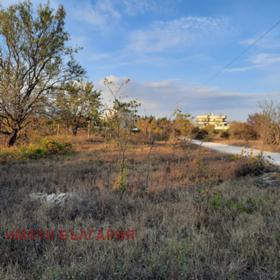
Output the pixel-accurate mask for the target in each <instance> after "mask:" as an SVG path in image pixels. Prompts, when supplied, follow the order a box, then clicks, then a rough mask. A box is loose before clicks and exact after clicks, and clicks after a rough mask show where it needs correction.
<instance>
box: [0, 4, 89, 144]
mask: <svg viewBox="0 0 280 280" xmlns="http://www.w3.org/2000/svg"><path fill="white" fill-rule="evenodd" d="M64 19H65V10H64V8H63V6H59V7H58V8H57V10H53V9H52V8H50V6H49V4H46V5H40V6H39V7H38V9H37V13H35V12H34V9H33V6H32V4H31V2H30V1H27V2H22V3H20V4H16V5H11V6H10V7H8V8H6V9H4V8H0V42H1V45H0V122H1V126H0V129H1V132H2V133H4V134H6V135H8V136H9V139H8V145H9V146H12V145H14V144H15V143H16V141H17V139H18V137H19V135H20V132H21V131H22V130H24V128H26V127H27V126H28V125H29V121H30V119H31V118H32V116H34V115H36V114H39V113H42V111H44V110H45V105H46V104H47V103H48V102H49V101H50V100H51V99H50V95H51V94H52V93H53V92H54V89H55V88H57V87H62V86H63V85H64V84H65V83H66V82H68V81H70V80H73V79H79V78H80V77H81V76H83V75H84V70H83V69H82V67H81V66H80V65H79V64H78V63H77V62H76V61H75V60H74V58H73V54H74V53H75V52H76V51H77V50H75V49H73V48H71V47H68V44H67V42H68V41H69V39H70V37H69V34H68V33H67V32H66V31H65V30H64ZM66 44H67V45H66Z"/></svg>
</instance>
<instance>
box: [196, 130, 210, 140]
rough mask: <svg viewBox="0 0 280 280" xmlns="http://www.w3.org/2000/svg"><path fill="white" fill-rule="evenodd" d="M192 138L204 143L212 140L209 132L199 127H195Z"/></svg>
mask: <svg viewBox="0 0 280 280" xmlns="http://www.w3.org/2000/svg"><path fill="white" fill-rule="evenodd" d="M192 138H194V139H197V140H204V141H209V140H210V137H209V133H208V131H207V130H205V129H200V128H199V127H194V128H193V129H192Z"/></svg>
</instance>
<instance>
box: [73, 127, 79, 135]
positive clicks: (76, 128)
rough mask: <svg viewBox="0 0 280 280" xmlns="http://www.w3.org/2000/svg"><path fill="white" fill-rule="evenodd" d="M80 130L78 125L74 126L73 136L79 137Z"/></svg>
mask: <svg viewBox="0 0 280 280" xmlns="http://www.w3.org/2000/svg"><path fill="white" fill-rule="evenodd" d="M78 128H79V126H78V125H74V126H73V127H72V134H73V136H77V133H78Z"/></svg>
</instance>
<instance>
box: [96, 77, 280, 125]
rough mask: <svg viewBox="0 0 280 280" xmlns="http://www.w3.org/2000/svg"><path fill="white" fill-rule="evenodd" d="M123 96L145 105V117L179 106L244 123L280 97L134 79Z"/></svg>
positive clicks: (278, 95)
mask: <svg viewBox="0 0 280 280" xmlns="http://www.w3.org/2000/svg"><path fill="white" fill-rule="evenodd" d="M111 79H112V80H113V81H115V82H118V81H122V80H123V79H125V78H122V77H117V76H111ZM100 86H102V83H101V84H100ZM103 96H104V100H105V101H107V102H109V101H110V95H109V93H108V92H107V91H106V90H104V95H103ZM122 96H123V97H129V98H132V99H137V100H138V101H140V103H141V104H142V105H141V107H140V110H139V112H140V114H144V115H156V116H167V117H169V116H171V114H172V113H173V111H174V109H175V108H176V107H177V106H179V107H180V108H181V109H182V110H183V111H185V112H188V113H191V114H192V115H197V114H202V113H207V112H214V113H217V114H220V113H223V114H227V115H228V116H229V119H230V120H236V119H237V120H240V119H243V120H245V119H246V118H247V116H248V114H250V113H254V112H257V111H258V109H259V108H258V106H259V102H262V101H264V100H266V99H271V100H277V99H278V100H279V98H280V94H279V92H272V93H268V92H263V93H254V92H232V91H223V90H220V89H218V88H215V87H208V86H202V85H192V84H188V83H186V82H183V81H180V80H174V79H171V80H160V81H146V82H140V81H137V80H133V79H132V81H131V83H129V84H128V85H127V86H125V87H124V88H123V89H122ZM126 99H127V98H126ZM279 101H280V100H279Z"/></svg>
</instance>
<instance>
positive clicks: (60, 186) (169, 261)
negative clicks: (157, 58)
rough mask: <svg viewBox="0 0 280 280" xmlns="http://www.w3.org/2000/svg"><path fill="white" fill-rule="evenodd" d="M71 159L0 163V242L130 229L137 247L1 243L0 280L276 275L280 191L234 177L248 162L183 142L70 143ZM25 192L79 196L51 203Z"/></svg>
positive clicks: (128, 243)
mask: <svg viewBox="0 0 280 280" xmlns="http://www.w3.org/2000/svg"><path fill="white" fill-rule="evenodd" d="M73 143H74V146H75V149H76V154H74V155H71V156H67V157H65V156H64V157H58V158H55V159H54V158H50V159H39V160H28V161H21V162H16V163H15V162H13V163H9V162H6V163H4V164H3V163H2V164H0V186H1V187H0V201H1V204H0V221H1V224H2V227H1V229H0V236H2V237H3V236H4V232H5V229H4V227H3V226H4V225H8V226H9V227H11V226H12V225H14V227H29V228H30V227H36V228H39V227H42V228H46V226H50V225H53V226H59V225H60V226H61V227H62V228H71V226H72V225H74V226H79V225H83V226H85V227H91V226H93V227H95V228H99V227H104V228H107V227H111V228H113V229H128V228H135V229H136V231H137V238H136V240H134V241H121V242H120V241H97V240H95V239H92V240H90V241H71V240H67V241H61V240H55V241H46V240H43V241H40V240H37V241H36V242H33V241H7V240H5V239H3V238H2V239H0V251H1V255H0V264H1V266H0V279H28V280H29V279H279V277H280V275H279V271H280V258H279V252H280V239H279V230H280V218H279V217H280V215H279V209H280V191H279V190H278V188H271V187H266V186H262V187H260V186H257V184H255V181H256V180H257V179H256V178H255V177H251V176H246V177H240V178H237V176H236V174H239V173H238V171H240V168H243V166H244V164H245V165H246V166H248V164H249V162H248V161H247V160H244V159H238V158H236V157H230V156H224V155H221V154H218V153H215V152H212V151H208V150H205V149H202V148H199V147H197V146H193V145H189V144H185V143H164V142H162V143H156V144H155V146H154V147H153V149H152V150H151V149H150V147H149V146H145V145H130V147H129V150H128V155H127V169H128V188H127V191H126V192H125V193H121V192H115V191H112V185H113V182H114V180H115V178H116V176H117V174H118V164H117V161H118V157H119V154H118V150H117V149H116V147H115V146H114V145H113V144H106V143H103V142H102V141H101V139H85V138H84V137H80V138H77V139H75V140H74V141H73ZM32 192H47V193H53V192H56V193H57V192H76V193H79V196H80V199H76V200H72V201H71V200H69V201H68V202H67V203H66V204H65V205H60V206H59V205H57V206H51V205H46V204H44V203H41V202H39V201H31V200H30V197H29V194H30V193H32Z"/></svg>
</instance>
